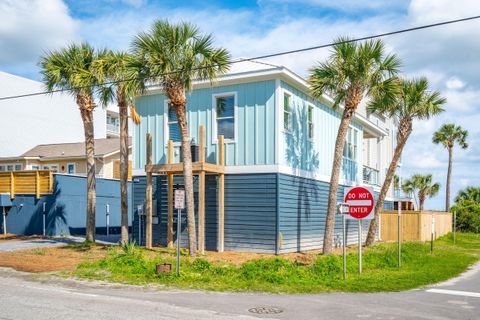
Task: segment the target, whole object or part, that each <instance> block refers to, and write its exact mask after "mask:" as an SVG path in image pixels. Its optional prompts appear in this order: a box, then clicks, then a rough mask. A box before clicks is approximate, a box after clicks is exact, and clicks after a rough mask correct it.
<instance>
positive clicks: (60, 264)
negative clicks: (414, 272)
mask: <svg viewBox="0 0 480 320" xmlns="http://www.w3.org/2000/svg"><path fill="white" fill-rule="evenodd" d="M36 238H42V237H36ZM25 239H29V240H31V239H32V237H19V236H15V235H6V236H3V235H2V236H1V237H0V242H4V241H18V240H25ZM108 249H109V247H108V246H101V245H97V246H93V247H81V246H62V247H49V248H36V249H25V250H17V251H9V252H0V267H10V268H13V269H15V270H18V271H25V272H54V271H66V270H72V269H73V268H75V267H76V266H77V265H78V264H80V263H81V262H83V261H87V260H90V261H91V260H92V259H93V260H95V259H102V258H104V257H105V256H106V254H107V251H108ZM350 250H355V249H354V248H349V249H348V251H350ZM334 253H335V254H341V249H334ZM319 254H321V251H320V250H315V251H309V252H302V253H287V254H282V255H280V256H279V257H282V258H285V259H288V260H290V261H295V262H297V263H300V264H305V265H307V264H310V263H312V262H313V261H314V260H315V259H316V257H317V256H318V255H319ZM148 255H149V256H151V257H152V258H153V257H155V256H158V255H160V256H163V257H169V258H172V257H174V256H175V250H174V249H166V248H160V247H155V248H154V249H153V250H151V251H150V254H148ZM198 257H200V258H204V259H206V260H208V261H210V262H225V263H232V264H235V265H241V264H242V263H244V262H246V261H249V260H257V259H262V258H272V257H275V255H274V254H264V253H252V252H238V251H225V252H213V251H208V252H206V253H205V255H198Z"/></svg>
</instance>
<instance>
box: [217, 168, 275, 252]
mask: <svg viewBox="0 0 480 320" xmlns="http://www.w3.org/2000/svg"><path fill="white" fill-rule="evenodd" d="M276 188H277V174H275V173H272V174H246V175H225V250H239V251H254V252H268V253H275V243H276V237H275V234H276V213H277V208H276V205H277V197H276Z"/></svg>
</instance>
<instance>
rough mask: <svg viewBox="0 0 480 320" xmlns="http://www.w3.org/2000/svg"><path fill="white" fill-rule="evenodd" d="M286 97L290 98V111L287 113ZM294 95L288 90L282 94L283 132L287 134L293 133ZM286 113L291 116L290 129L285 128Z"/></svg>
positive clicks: (289, 120)
mask: <svg viewBox="0 0 480 320" xmlns="http://www.w3.org/2000/svg"><path fill="white" fill-rule="evenodd" d="M285 96H288V102H289V104H288V111H285ZM292 97H293V95H292V93H291V92H290V91H288V90H285V89H284V90H283V92H282V102H281V104H282V106H281V107H282V109H281V110H282V131H283V132H285V133H291V132H292V125H293V123H292V110H293V107H292ZM285 113H288V114H289V117H288V128H285Z"/></svg>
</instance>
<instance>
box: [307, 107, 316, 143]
mask: <svg viewBox="0 0 480 320" xmlns="http://www.w3.org/2000/svg"><path fill="white" fill-rule="evenodd" d="M310 109H311V110H312V120H311V122H310V120H309V119H308V113H309V111H310ZM310 124H311V125H312V130H310ZM307 138H308V141H313V140H314V138H315V106H314V105H312V104H307Z"/></svg>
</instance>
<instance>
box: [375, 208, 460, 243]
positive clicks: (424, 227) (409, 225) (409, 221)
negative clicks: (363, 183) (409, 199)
mask: <svg viewBox="0 0 480 320" xmlns="http://www.w3.org/2000/svg"><path fill="white" fill-rule="evenodd" d="M397 214H398V212H397V211H396V210H395V211H390V210H385V211H383V212H382V214H381V215H380V239H381V240H384V241H393V240H395V241H396V240H397V237H398V225H397V221H398V218H397ZM433 219H435V230H434V237H435V239H437V238H438V237H441V236H443V235H444V234H447V233H449V232H451V231H452V214H451V213H449V212H441V211H402V216H401V222H400V224H401V239H402V240H403V241H410V240H417V241H429V240H430V239H431V233H432V220H433Z"/></svg>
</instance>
